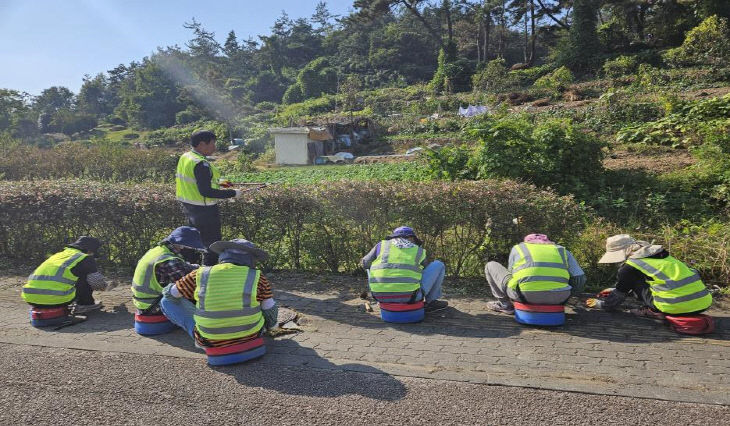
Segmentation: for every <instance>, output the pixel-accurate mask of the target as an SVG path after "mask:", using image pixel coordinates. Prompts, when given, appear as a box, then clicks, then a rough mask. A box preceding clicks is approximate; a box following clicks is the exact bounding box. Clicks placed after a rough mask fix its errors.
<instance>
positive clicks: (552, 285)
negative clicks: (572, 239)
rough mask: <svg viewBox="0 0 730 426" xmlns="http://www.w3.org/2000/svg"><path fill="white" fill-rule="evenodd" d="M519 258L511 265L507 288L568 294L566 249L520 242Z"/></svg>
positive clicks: (568, 275)
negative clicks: (566, 292)
mask: <svg viewBox="0 0 730 426" xmlns="http://www.w3.org/2000/svg"><path fill="white" fill-rule="evenodd" d="M515 248H516V249H517V253H518V254H519V259H518V260H517V261H516V262H514V264H513V265H512V278H511V279H510V280H509V283H508V284H507V285H508V286H509V288H511V289H513V290H515V291H517V290H518V289H519V291H521V292H522V293H528V292H531V291H559V290H567V291H570V289H571V287H570V285H569V284H568V282H569V280H570V273H569V272H568V258H567V254H566V253H565V248H564V247H560V246H558V245H555V244H531V243H520V244H518V245H516V246H515Z"/></svg>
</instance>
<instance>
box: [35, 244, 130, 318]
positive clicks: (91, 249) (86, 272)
mask: <svg viewBox="0 0 730 426" xmlns="http://www.w3.org/2000/svg"><path fill="white" fill-rule="evenodd" d="M100 249H101V241H99V240H98V239H97V238H94V237H89V236H82V237H79V239H77V240H76V241H74V242H73V243H71V244H68V245H67V246H66V247H65V248H64V249H63V250H62V251H60V252H58V253H56V254H54V255H52V256H51V257H49V258H48V259H46V260H45V261H44V262H43V263H41V265H40V266H38V267H37V268H36V269H35V271H33V273H32V274H31V275H30V276H29V277H28V281H27V282H26V283H25V285H24V286H23V290H22V293H21V296H22V297H23V300H25V301H26V302H27V303H29V304H31V305H32V306H35V307H39V308H54V307H60V306H69V305H71V304H72V303H73V304H74V305H73V311H74V313H77V314H82V313H87V312H90V311H94V310H97V309H99V308H101V307H102V304H101V303H97V302H96V301H95V300H94V297H93V292H94V290H98V291H105V290H111V289H112V288H114V287H116V284H114V283H111V282H108V281H107V280H106V278H104V275H102V274H101V272H99V269H98V266H97V264H96V258H97V257H98V256H99V250H100Z"/></svg>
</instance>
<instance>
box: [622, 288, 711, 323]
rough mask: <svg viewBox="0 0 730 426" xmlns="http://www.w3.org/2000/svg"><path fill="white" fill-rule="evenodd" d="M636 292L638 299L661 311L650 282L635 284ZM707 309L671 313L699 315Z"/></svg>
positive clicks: (634, 290) (634, 291)
mask: <svg viewBox="0 0 730 426" xmlns="http://www.w3.org/2000/svg"><path fill="white" fill-rule="evenodd" d="M631 291H632V292H633V293H634V296H636V298H637V299H639V302H641V303H643V304H644V305H645V306H648V307H650V308H651V309H653V310H655V311H657V312H661V311H660V310H659V309H657V307H656V306H654V295H653V294H651V288H650V287H649V284H647V283H643V284H637V285H636V286H634V288H633V289H632V290H631ZM706 310H707V309H702V310H699V311H695V312H686V313H683V314H671V315H673V316H678V317H681V316H686V315H697V314H699V313H702V312H704V311H706Z"/></svg>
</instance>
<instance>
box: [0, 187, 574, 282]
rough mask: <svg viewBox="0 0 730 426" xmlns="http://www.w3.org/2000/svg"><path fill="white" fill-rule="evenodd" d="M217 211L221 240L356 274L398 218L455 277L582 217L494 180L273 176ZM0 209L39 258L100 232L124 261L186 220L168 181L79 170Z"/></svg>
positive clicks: (548, 198) (550, 196)
mask: <svg viewBox="0 0 730 426" xmlns="http://www.w3.org/2000/svg"><path fill="white" fill-rule="evenodd" d="M222 214H223V223H224V229H223V234H224V238H232V237H245V238H247V239H249V240H252V241H254V242H255V243H257V244H259V245H260V246H261V247H263V248H264V249H266V250H268V251H269V252H270V254H271V257H270V260H269V264H268V265H265V266H266V267H268V268H291V269H302V270H312V271H323V270H328V271H334V272H354V271H356V270H358V262H359V259H360V258H361V257H362V256H363V255H364V254H365V253H367V252H368V251H369V250H370V248H372V246H373V245H374V244H376V243H377V242H378V241H379V240H380V239H382V238H383V237H385V236H386V235H388V234H389V232H390V231H391V230H392V229H393V228H395V227H397V226H399V225H406V224H407V225H411V226H413V227H414V228H415V229H416V231H417V232H418V233H419V236H421V238H422V239H423V240H424V243H425V247H426V248H427V250H429V251H430V252H432V253H433V255H434V256H435V257H437V258H440V259H442V260H444V261H445V263H446V264H447V266H448V271H449V274H451V275H455V276H481V275H482V274H483V272H482V270H483V265H484V262H485V261H486V260H487V259H490V260H498V261H502V262H506V258H507V255H508V253H509V250H510V248H511V246H512V245H513V244H515V242H517V241H519V240H520V239H521V238H522V236H523V235H524V234H527V233H530V232H537V231H539V232H544V233H546V234H548V235H550V236H551V237H552V238H553V239H554V240H555V241H558V242H561V243H563V244H566V245H568V246H569V243H570V241H571V238H574V237H575V236H577V235H579V233H580V231H581V230H582V229H583V225H584V223H586V220H587V219H588V214H587V213H586V212H585V211H584V209H583V208H582V207H580V206H579V205H578V204H576V203H575V202H574V201H573V200H572V198H570V197H559V196H557V195H555V194H554V193H552V192H549V191H544V190H539V189H537V188H535V187H534V186H531V185H525V184H520V183H516V182H513V181H494V180H485V181H479V182H459V183H446V182H442V183H437V182H429V183H413V182H411V183H378V182H357V183H353V182H346V181H342V182H329V183H327V184H326V186H324V185H318V186H315V185H308V186H296V187H295V186H274V187H268V188H264V189H262V190H259V191H255V192H250V193H248V194H247V197H244V199H242V200H237V201H235V202H224V203H222ZM0 217H2V218H3V220H2V221H1V222H0V255H3V256H6V257H9V258H13V259H17V260H18V261H19V262H21V263H26V262H40V261H42V260H43V258H44V257H45V256H47V255H48V254H50V253H52V252H55V251H56V250H58V249H59V248H60V247H61V246H62V245H63V244H64V243H67V242H69V241H72V240H73V239H74V238H75V237H76V236H78V235H82V234H88V235H93V236H96V237H98V238H101V239H102V240H103V241H105V242H106V246H105V248H104V250H103V251H104V252H105V253H104V254H105V259H103V260H102V263H106V264H107V265H109V264H110V263H113V264H114V265H116V266H121V267H124V268H130V269H131V268H133V267H134V265H135V264H136V262H137V259H138V258H139V257H140V256H141V255H142V254H143V253H144V252H145V251H146V250H147V249H148V248H149V247H150V245H151V244H153V243H154V242H156V241H159V240H160V239H162V238H163V237H164V236H165V235H167V233H168V232H169V231H170V230H171V229H173V228H175V227H177V226H180V225H182V224H184V223H185V219H184V217H183V215H182V213H181V210H180V208H179V206H178V205H177V203H176V202H175V201H174V188H173V186H172V185H167V184H144V185H142V184H138V185H132V184H104V183H99V182H91V181H81V180H69V181H14V182H9V181H6V182H0Z"/></svg>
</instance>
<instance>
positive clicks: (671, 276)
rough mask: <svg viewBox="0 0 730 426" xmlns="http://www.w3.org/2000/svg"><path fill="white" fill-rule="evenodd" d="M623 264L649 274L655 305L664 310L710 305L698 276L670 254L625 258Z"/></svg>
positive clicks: (699, 308) (676, 311) (685, 310)
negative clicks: (656, 256)
mask: <svg viewBox="0 0 730 426" xmlns="http://www.w3.org/2000/svg"><path fill="white" fill-rule="evenodd" d="M626 264H627V265H630V266H632V267H634V268H636V269H638V270H639V271H641V272H643V273H644V274H646V275H648V276H649V278H650V280H649V282H648V284H649V287H650V289H651V294H652V296H653V298H654V306H655V307H656V308H657V309H659V310H660V311H662V312H664V313H666V314H686V313H690V312H697V311H702V310H704V309H707V308H709V307H710V305H712V294H710V292H709V291H708V290H707V287H705V284H704V283H703V282H702V279H701V278H700V276H699V275H698V274H697V273H696V272H695V271H693V270H691V269H690V268H689V267H688V266H687V265H685V264H684V263H682V262H680V261H679V260H677V259H675V258H673V257H672V256H667V257H665V258H663V259H656V258H651V257H645V258H643V259H628V260H626Z"/></svg>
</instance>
